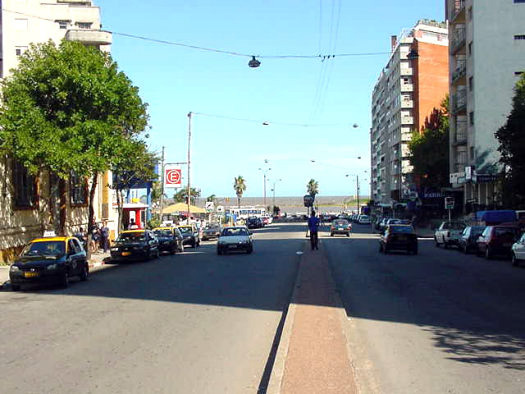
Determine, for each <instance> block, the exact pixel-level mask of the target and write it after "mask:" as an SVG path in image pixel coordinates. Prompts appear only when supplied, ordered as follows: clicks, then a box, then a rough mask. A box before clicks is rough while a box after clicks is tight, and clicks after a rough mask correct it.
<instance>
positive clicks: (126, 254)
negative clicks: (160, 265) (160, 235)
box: [109, 230, 160, 261]
mask: <svg viewBox="0 0 525 394" xmlns="http://www.w3.org/2000/svg"><path fill="white" fill-rule="evenodd" d="M109 251H110V253H111V261H130V260H149V259H152V258H158V257H159V255H160V250H159V242H158V240H157V238H156V237H155V235H153V233H152V232H151V231H149V230H128V231H123V232H121V233H120V235H119V236H118V238H117V239H116V240H115V242H114V244H113V245H112V246H111V248H110V250H109Z"/></svg>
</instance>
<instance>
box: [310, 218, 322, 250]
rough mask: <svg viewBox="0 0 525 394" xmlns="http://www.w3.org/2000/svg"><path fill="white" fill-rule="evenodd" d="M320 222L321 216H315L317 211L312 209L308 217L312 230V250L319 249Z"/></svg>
mask: <svg viewBox="0 0 525 394" xmlns="http://www.w3.org/2000/svg"><path fill="white" fill-rule="evenodd" d="M319 224H320V221H319V218H318V217H317V216H315V211H314V210H313V209H312V213H311V215H310V218H309V219H308V230H310V246H311V248H312V250H314V249H319V234H318V231H319Z"/></svg>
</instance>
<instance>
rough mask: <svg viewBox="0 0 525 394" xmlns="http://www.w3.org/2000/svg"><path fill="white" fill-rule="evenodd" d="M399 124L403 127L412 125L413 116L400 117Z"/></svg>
mask: <svg viewBox="0 0 525 394" xmlns="http://www.w3.org/2000/svg"><path fill="white" fill-rule="evenodd" d="M401 124H402V125H405V124H408V125H412V124H414V117H413V116H402V117H401Z"/></svg>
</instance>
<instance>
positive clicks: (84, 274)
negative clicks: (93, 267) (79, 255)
mask: <svg viewBox="0 0 525 394" xmlns="http://www.w3.org/2000/svg"><path fill="white" fill-rule="evenodd" d="M88 275H89V268H88V265H87V263H86V264H84V266H83V267H82V272H81V273H80V280H81V281H83V282H85V281H86V280H87V279H88Z"/></svg>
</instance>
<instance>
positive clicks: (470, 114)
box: [468, 111, 474, 126]
mask: <svg viewBox="0 0 525 394" xmlns="http://www.w3.org/2000/svg"><path fill="white" fill-rule="evenodd" d="M468 122H469V124H470V125H471V126H474V111H471V112H469V113H468Z"/></svg>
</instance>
